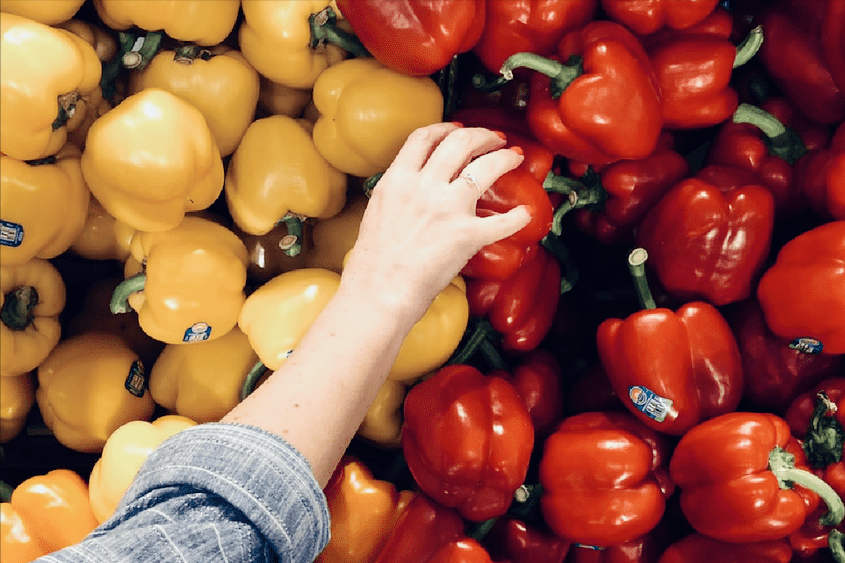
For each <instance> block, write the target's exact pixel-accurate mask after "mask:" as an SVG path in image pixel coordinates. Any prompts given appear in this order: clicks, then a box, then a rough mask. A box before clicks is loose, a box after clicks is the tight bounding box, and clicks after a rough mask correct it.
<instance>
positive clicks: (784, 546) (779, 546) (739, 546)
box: [658, 534, 792, 563]
mask: <svg viewBox="0 0 845 563" xmlns="http://www.w3.org/2000/svg"><path fill="white" fill-rule="evenodd" d="M791 559H792V548H791V547H790V545H789V542H788V541H786V540H784V539H777V540H770V541H761V542H752V543H725V542H721V541H718V540H714V539H713V538H708V537H707V536H703V535H701V534H691V535H689V536H687V537H685V538H684V539H682V540H680V541H677V542H675V543H673V544H672V545H670V546H669V547H668V548H667V549H666V551H664V552H663V555H662V556H661V557H660V560H659V561H658V563H715V562H718V563H751V562H753V563H789V561H790V560H791Z"/></svg>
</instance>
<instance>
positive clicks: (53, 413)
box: [35, 332, 155, 453]
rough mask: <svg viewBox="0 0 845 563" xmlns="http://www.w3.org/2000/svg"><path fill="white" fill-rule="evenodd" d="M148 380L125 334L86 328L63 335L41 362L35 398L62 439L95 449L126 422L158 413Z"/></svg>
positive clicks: (74, 446)
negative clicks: (80, 332)
mask: <svg viewBox="0 0 845 563" xmlns="http://www.w3.org/2000/svg"><path fill="white" fill-rule="evenodd" d="M146 383H147V376H146V374H145V372H144V366H143V365H141V363H140V361H139V360H138V355H137V354H135V352H133V351H132V350H131V349H130V348H129V346H127V345H126V343H125V342H123V340H122V339H121V338H120V337H119V336H116V335H114V334H109V333H106V332H86V333H84V334H80V335H79V336H75V337H73V338H69V339H66V340H63V341H61V342H60V343H59V344H58V345H57V346H56V347H55V348H54V349H53V351H52V352H51V353H50V355H49V356H47V359H45V360H44V361H43V362H41V365H40V366H38V389H37V390H36V392H35V400H36V402H37V403H38V408H39V409H40V411H41V416H42V417H43V418H44V423H45V424H46V425H47V427H48V428H49V429H50V430H52V431H53V434H55V436H56V439H57V440H58V441H59V443H61V444H62V445H63V446H66V447H68V448H70V449H72V450H76V451H78V452H85V453H95V452H100V451H101V450H102V449H103V445H104V444H105V443H106V439H108V437H109V436H110V435H111V433H112V432H114V431H115V430H116V429H117V428H118V427H120V426H121V425H122V424H124V423H126V422H129V421H131V420H147V419H149V418H150V417H151V416H152V414H153V410H155V402H154V401H153V398H152V396H151V395H150V394H149V393H148V392H147V384H146Z"/></svg>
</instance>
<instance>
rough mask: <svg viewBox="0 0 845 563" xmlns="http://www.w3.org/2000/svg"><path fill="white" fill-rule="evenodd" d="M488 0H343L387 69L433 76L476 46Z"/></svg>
mask: <svg viewBox="0 0 845 563" xmlns="http://www.w3.org/2000/svg"><path fill="white" fill-rule="evenodd" d="M488 4H489V3H488V2H487V1H486V0H440V1H431V0H423V1H419V0H417V1H413V0H395V1H392V2H381V1H380V0H338V2H337V7H338V8H339V9H340V11H341V13H342V14H343V15H344V17H345V18H346V19H348V20H349V22H350V23H351V24H352V29H354V30H355V34H356V35H357V36H358V38H359V39H360V40H361V42H362V43H363V44H364V46H365V47H366V48H367V50H368V51H369V52H370V53H372V55H373V57H374V58H375V59H376V60H377V61H379V62H380V63H381V64H383V65H384V66H386V67H387V68H389V69H391V70H394V71H396V72H398V73H401V74H405V75H408V76H428V75H429V74H433V73H435V72H436V71H438V70H440V69H441V68H443V67H445V66H446V65H448V64H449V61H451V60H452V57H454V56H455V55H458V54H460V53H465V52H466V51H469V50H470V49H472V48H473V46H475V44H476V43H477V42H478V39H479V38H480V37H481V32H482V30H483V29H484V17H485V12H486V9H487V6H488Z"/></svg>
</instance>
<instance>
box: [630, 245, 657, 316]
mask: <svg viewBox="0 0 845 563" xmlns="http://www.w3.org/2000/svg"><path fill="white" fill-rule="evenodd" d="M646 260H648V252H646V249H645V248H640V247H637V248H635V249H634V250H632V251H631V252H630V253H629V254H628V271H630V272H631V278H632V279H633V280H634V287H635V288H636V290H637V298H638V299H639V301H640V307H642V308H643V309H657V303H655V301H654V296H653V295H652V294H651V289H650V288H649V287H648V280H647V279H646V275H645V262H646Z"/></svg>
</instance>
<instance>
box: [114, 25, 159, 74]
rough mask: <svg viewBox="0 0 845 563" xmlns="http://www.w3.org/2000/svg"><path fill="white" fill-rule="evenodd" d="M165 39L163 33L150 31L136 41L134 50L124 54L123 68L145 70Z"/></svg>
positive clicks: (122, 58) (122, 59)
mask: <svg viewBox="0 0 845 563" xmlns="http://www.w3.org/2000/svg"><path fill="white" fill-rule="evenodd" d="M162 39H164V32H163V31H150V32H148V33H147V34H146V35H144V37H141V38H139V39H137V40H136V41H135V44H134V45H133V46H132V48H131V49H130V50H129V51H128V52H126V53H124V54H123V56H122V57H121V61H122V62H123V66H124V67H125V68H128V69H130V70H144V68H146V66H147V65H148V64H150V61H151V60H153V57H155V55H156V53H157V52H158V50H159V48H160V47H161V41H162Z"/></svg>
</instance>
